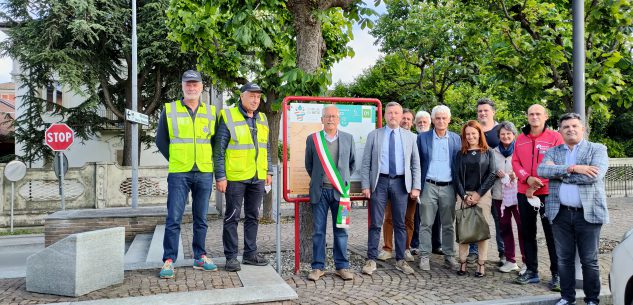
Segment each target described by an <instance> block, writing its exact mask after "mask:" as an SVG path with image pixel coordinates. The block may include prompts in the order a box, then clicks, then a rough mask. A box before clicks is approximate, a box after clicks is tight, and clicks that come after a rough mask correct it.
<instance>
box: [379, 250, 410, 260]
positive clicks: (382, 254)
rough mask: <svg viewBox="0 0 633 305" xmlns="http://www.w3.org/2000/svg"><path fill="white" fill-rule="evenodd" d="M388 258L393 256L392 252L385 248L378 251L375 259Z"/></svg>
mask: <svg viewBox="0 0 633 305" xmlns="http://www.w3.org/2000/svg"><path fill="white" fill-rule="evenodd" d="M405 255H406V254H405ZM390 258H393V253H392V252H391V251H386V250H382V251H380V253H379V254H378V257H377V259H379V260H381V261H386V260H388V259H390Z"/></svg>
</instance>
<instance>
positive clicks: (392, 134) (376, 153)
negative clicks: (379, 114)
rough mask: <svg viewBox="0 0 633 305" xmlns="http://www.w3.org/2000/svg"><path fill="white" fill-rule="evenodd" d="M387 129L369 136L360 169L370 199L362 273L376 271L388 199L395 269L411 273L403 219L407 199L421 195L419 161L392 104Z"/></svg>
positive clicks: (387, 108) (387, 110) (387, 111)
mask: <svg viewBox="0 0 633 305" xmlns="http://www.w3.org/2000/svg"><path fill="white" fill-rule="evenodd" d="M385 120H386V121H387V126H385V127H383V128H380V129H376V130H374V131H372V132H370V133H369V135H367V142H366V143H365V151H364V152H363V162H362V166H361V179H362V180H361V187H362V190H363V195H364V196H365V197H366V198H369V199H370V227H369V234H368V237H367V261H366V263H365V266H363V273H366V274H369V275H371V274H372V273H373V272H374V271H375V270H376V259H377V257H378V243H379V242H380V229H381V227H382V223H383V216H384V212H385V206H386V204H387V200H389V201H391V218H392V222H393V229H394V240H395V250H396V255H395V256H396V269H398V270H400V271H402V272H403V273H405V274H412V273H413V272H414V271H413V268H411V267H410V266H409V265H408V264H407V262H406V261H405V256H404V252H405V248H406V242H407V231H406V229H405V224H404V217H405V210H406V209H407V201H408V199H407V198H411V199H417V198H418V196H419V195H420V158H419V157H418V149H417V147H416V144H415V135H414V134H413V133H412V132H411V131H409V130H406V129H404V128H400V121H401V120H402V106H400V104H398V103H396V102H390V103H388V104H387V106H385Z"/></svg>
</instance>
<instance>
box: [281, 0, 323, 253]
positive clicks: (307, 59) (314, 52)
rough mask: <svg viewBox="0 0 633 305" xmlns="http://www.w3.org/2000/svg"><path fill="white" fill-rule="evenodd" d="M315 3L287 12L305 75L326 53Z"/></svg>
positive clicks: (308, 233)
mask: <svg viewBox="0 0 633 305" xmlns="http://www.w3.org/2000/svg"><path fill="white" fill-rule="evenodd" d="M313 4H314V3H313V2H311V1H307V0H299V1H290V2H289V3H288V8H289V9H290V11H291V12H292V13H293V16H294V29H295V32H296V33H297V67H298V68H300V69H301V70H303V71H304V72H306V73H314V72H315V71H316V70H317V69H318V68H319V65H320V64H321V57H322V54H324V53H325V43H324V41H323V35H322V32H321V22H320V21H319V20H318V19H317V18H316V17H315V15H314V11H315V10H316V9H317V8H315V7H312V6H311V5H313ZM312 218H313V216H312V207H311V206H310V204H309V203H303V204H301V207H300V209H299V219H298V220H297V219H295V221H299V230H300V232H301V235H300V239H299V250H300V251H301V253H300V255H301V262H303V263H310V262H312V233H313V232H314V230H313V221H312Z"/></svg>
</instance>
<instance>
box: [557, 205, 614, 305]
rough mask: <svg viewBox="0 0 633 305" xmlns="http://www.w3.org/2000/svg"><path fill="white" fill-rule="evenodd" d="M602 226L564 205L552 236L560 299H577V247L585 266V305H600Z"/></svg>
mask: <svg viewBox="0 0 633 305" xmlns="http://www.w3.org/2000/svg"><path fill="white" fill-rule="evenodd" d="M601 228H602V224H596V223H589V222H587V221H586V220H585V216H584V215H583V210H582V209H579V210H574V209H573V208H572V209H569V208H567V207H565V206H561V208H560V211H559V212H558V215H556V218H554V221H553V222H552V233H554V242H555V243H556V254H558V275H559V276H560V288H561V292H560V294H561V297H562V298H563V299H565V300H568V301H574V300H576V290H575V286H576V267H575V263H576V248H578V256H579V257H580V263H581V264H582V277H583V287H582V288H583V291H584V292H585V303H587V302H590V301H592V302H595V303H596V304H597V303H598V302H599V300H598V296H599V295H600V270H599V268H598V244H599V241H600V229H601Z"/></svg>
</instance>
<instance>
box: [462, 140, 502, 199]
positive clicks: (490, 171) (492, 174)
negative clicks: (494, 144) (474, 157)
mask: <svg viewBox="0 0 633 305" xmlns="http://www.w3.org/2000/svg"><path fill="white" fill-rule="evenodd" d="M464 157H465V155H464V154H462V153H461V152H459V153H457V156H456V157H455V162H453V167H452V169H451V174H452V175H453V187H454V188H455V194H457V196H459V197H461V198H462V199H464V198H465V197H466V190H465V188H464V187H465V185H466V175H469V174H470V173H467V172H464V169H465V168H464V165H463V163H464V162H463V160H464ZM496 180H497V163H496V162H495V154H494V152H493V150H492V148H488V150H487V151H486V152H485V153H482V154H479V189H478V190H477V193H478V194H479V196H483V195H485V194H486V193H487V192H488V191H489V190H490V189H491V188H492V186H493V185H494V184H495V181H496Z"/></svg>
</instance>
